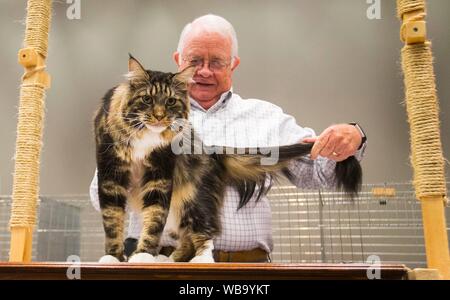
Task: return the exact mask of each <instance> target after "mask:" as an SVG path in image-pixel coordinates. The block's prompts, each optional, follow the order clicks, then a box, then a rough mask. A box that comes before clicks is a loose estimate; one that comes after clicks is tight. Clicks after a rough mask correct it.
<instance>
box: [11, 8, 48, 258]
mask: <svg viewBox="0 0 450 300" xmlns="http://www.w3.org/2000/svg"><path fill="white" fill-rule="evenodd" d="M50 18H51V0H28V4H27V19H26V30H25V39H24V48H23V49H21V50H19V53H18V61H19V63H20V64H21V65H22V66H23V67H24V68H25V74H24V75H23V77H22V85H21V87H20V102H19V115H18V123H17V138H16V154H15V169H14V184H13V194H12V199H13V201H12V207H11V218H10V230H11V246H10V255H9V260H10V261H11V262H29V261H31V249H32V234H33V229H34V225H35V223H36V208H37V202H38V196H39V164H40V155H41V147H42V132H43V123H44V98H45V89H47V88H49V87H50V76H49V75H48V74H47V72H46V71H45V58H46V57H47V48H48V45H47V43H48V33H49V28H50Z"/></svg>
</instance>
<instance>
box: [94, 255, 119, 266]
mask: <svg viewBox="0 0 450 300" xmlns="http://www.w3.org/2000/svg"><path fill="white" fill-rule="evenodd" d="M98 262H99V263H101V264H118V263H120V260H118V259H117V257H114V256H112V255H104V256H102V257H101V258H100V259H99V261H98Z"/></svg>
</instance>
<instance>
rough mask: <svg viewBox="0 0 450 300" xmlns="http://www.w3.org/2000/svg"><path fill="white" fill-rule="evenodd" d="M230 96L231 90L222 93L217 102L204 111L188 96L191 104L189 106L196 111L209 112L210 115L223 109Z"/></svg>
mask: <svg viewBox="0 0 450 300" xmlns="http://www.w3.org/2000/svg"><path fill="white" fill-rule="evenodd" d="M232 95H233V88H231V89H230V90H228V91H226V92H224V93H222V95H220V98H219V100H218V101H217V102H216V103H214V105H213V106H211V107H210V108H209V109H204V108H203V107H202V106H201V105H200V104H199V103H198V102H197V101H196V100H194V99H193V98H191V97H190V96H189V101H190V102H191V106H192V107H193V108H195V109H198V110H200V111H203V112H211V113H212V112H216V111H218V110H219V109H220V108H222V107H224V106H225V105H226V104H227V103H228V100H229V99H230V98H231V96H232Z"/></svg>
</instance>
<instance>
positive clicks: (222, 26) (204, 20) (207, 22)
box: [177, 14, 238, 61]
mask: <svg viewBox="0 0 450 300" xmlns="http://www.w3.org/2000/svg"><path fill="white" fill-rule="evenodd" d="M193 29H200V30H201V31H203V32H208V33H218V34H220V35H222V36H224V37H226V38H230V40H231V61H234V58H235V57H237V56H238V41H237V36H236V31H235V30H234V28H233V25H231V23H230V22H228V21H227V20H226V19H225V18H222V17H220V16H216V15H212V14H209V15H204V16H201V17H198V18H197V19H195V20H194V21H192V23H188V24H187V25H186V26H184V28H183V31H182V32H181V35H180V40H179V42H178V47H177V51H178V53H179V54H180V58H179V59H181V56H182V52H183V49H184V44H185V42H186V37H187V36H188V35H189V33H191V32H192V30H193Z"/></svg>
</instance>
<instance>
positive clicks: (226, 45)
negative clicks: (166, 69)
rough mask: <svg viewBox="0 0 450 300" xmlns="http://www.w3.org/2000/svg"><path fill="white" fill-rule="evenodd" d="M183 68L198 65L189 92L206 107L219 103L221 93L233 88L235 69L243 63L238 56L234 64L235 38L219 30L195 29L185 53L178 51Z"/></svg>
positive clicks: (175, 56) (179, 61) (179, 65)
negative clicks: (232, 59)
mask: <svg viewBox="0 0 450 300" xmlns="http://www.w3.org/2000/svg"><path fill="white" fill-rule="evenodd" d="M174 59H175V61H176V62H178V63H179V64H178V67H179V69H180V70H183V69H184V68H186V67H188V66H189V65H196V66H197V69H196V71H195V73H194V76H193V80H194V81H195V83H193V84H192V85H191V86H190V88H189V95H190V96H191V97H192V98H193V99H195V100H196V101H197V102H198V103H199V104H200V105H201V106H202V107H203V108H205V109H208V108H210V107H211V106H213V105H214V103H216V102H217V101H218V100H219V98H220V95H221V94H222V93H224V92H226V91H228V90H229V89H230V88H231V84H232V79H231V76H232V74H233V71H234V69H235V68H236V67H237V66H238V64H239V58H238V57H236V58H235V60H234V62H233V65H231V40H230V39H228V38H226V37H224V36H222V35H220V34H217V33H206V32H193V33H191V34H189V35H188V36H187V38H186V41H185V45H184V49H183V54H182V58H181V60H179V54H178V53H175V54H174Z"/></svg>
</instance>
